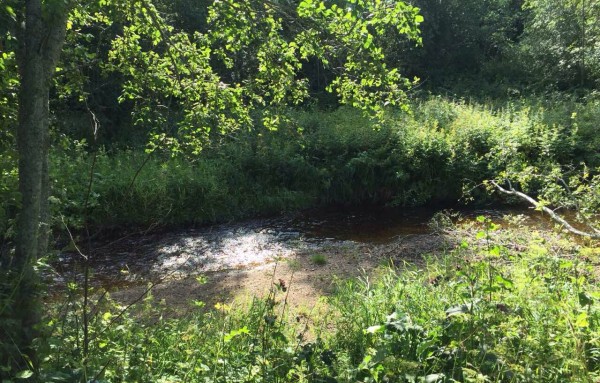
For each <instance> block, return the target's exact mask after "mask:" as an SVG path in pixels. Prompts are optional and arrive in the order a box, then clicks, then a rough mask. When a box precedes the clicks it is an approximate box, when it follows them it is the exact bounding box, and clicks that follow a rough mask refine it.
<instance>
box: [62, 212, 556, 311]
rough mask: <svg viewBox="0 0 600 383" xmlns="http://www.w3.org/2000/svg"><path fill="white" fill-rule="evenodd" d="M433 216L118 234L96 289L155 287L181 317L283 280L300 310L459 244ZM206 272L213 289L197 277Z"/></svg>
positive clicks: (75, 269)
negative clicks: (347, 283) (350, 281)
mask: <svg viewBox="0 0 600 383" xmlns="http://www.w3.org/2000/svg"><path fill="white" fill-rule="evenodd" d="M512 212H513V213H514V212H515V211H512ZM517 212H518V213H522V212H525V213H529V212H528V211H517ZM507 213H509V211H507V210H468V211H462V212H460V211H459V212H455V213H453V214H451V215H450V216H445V218H444V219H446V223H451V221H452V220H454V221H457V220H462V221H469V220H472V219H474V217H476V216H477V215H480V214H483V215H487V216H491V217H493V218H494V220H497V221H500V220H502V218H501V217H502V216H503V215H504V214H507ZM434 215H436V211H435V210H432V209H410V210H405V209H404V210H399V209H380V210H377V209H371V210H366V211H365V210H360V211H350V212H343V211H329V212H328V211H320V212H314V211H312V212H303V213H299V214H296V215H293V216H286V217H279V218H274V219H256V220H248V221H244V222H239V223H234V224H223V225H216V226H211V227H205V228H199V229H188V230H180V231H174V232H168V233H160V234H152V235H137V236H130V237H126V238H119V239H115V240H112V241H106V242H104V243H95V244H93V246H92V249H93V250H92V251H91V252H90V253H89V255H90V257H89V265H90V268H91V270H92V274H91V275H92V277H91V284H92V285H93V286H95V287H96V288H101V289H104V290H107V291H109V292H111V293H112V294H113V296H114V297H115V298H117V299H118V300H120V301H122V302H124V303H128V302H132V301H134V300H135V299H137V298H139V297H140V296H141V295H142V294H143V293H144V292H145V291H146V290H147V286H149V285H153V288H152V292H153V295H154V296H155V298H156V301H157V302H160V301H164V303H165V307H166V308H168V309H169V310H174V311H178V312H179V311H182V310H184V311H185V310H187V309H188V308H190V307H192V306H191V305H190V302H193V301H204V302H205V303H206V304H207V305H212V304H214V303H216V302H227V301H231V300H233V299H242V298H243V297H245V296H254V295H261V294H264V293H266V292H267V291H268V290H269V288H270V287H271V286H272V284H273V282H274V281H278V280H279V279H282V280H284V281H286V283H288V284H290V285H291V289H290V295H289V300H290V302H291V304H292V305H295V306H302V305H304V304H311V303H310V302H313V303H314V301H315V299H316V298H317V297H319V296H321V295H323V294H327V293H329V292H330V291H331V289H332V287H333V281H334V280H335V278H349V277H353V276H357V275H361V274H367V275H368V274H369V273H371V272H372V271H373V270H375V269H376V268H377V267H378V266H379V265H383V264H388V263H390V262H392V263H394V264H396V265H401V264H402V263H404V262H411V263H412V262H418V261H419V260H420V259H421V257H422V255H423V254H431V253H436V252H440V251H445V250H447V249H448V248H451V247H452V246H454V244H453V243H452V241H449V240H448V239H445V238H444V237H443V236H441V235H438V234H436V233H435V228H436V224H439V223H440V222H437V223H436V224H434V225H432V224H431V222H432V217H433V216H434ZM438 217H439V216H438ZM435 221H436V220H434V223H435ZM524 222H528V224H530V225H536V224H543V223H544V220H543V219H541V216H536V215H529V216H526V217H525V221H524ZM442 223H443V222H442ZM82 267H83V263H82V262H81V257H80V256H79V255H78V254H76V253H63V254H61V257H60V259H59V261H58V262H57V265H56V270H57V271H58V276H54V277H53V279H54V284H57V285H58V284H64V283H65V282H67V281H73V280H74V281H78V282H81V280H82V275H84V273H83V272H82ZM200 275H201V276H203V279H204V280H205V283H204V284H200V283H199V282H198V281H197V276H200Z"/></svg>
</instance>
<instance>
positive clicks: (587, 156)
mask: <svg viewBox="0 0 600 383" xmlns="http://www.w3.org/2000/svg"><path fill="white" fill-rule="evenodd" d="M412 109H413V114H412V115H405V114H397V115H394V114H392V113H390V114H388V117H387V118H386V119H387V122H386V123H385V124H383V125H381V126H380V127H379V129H374V128H373V123H372V121H370V120H369V119H368V118H365V117H364V116H362V115H361V113H360V112H359V111H356V110H353V109H350V108H342V109H339V110H337V111H334V112H320V111H311V112H292V113H289V116H290V122H289V123H288V124H286V125H285V126H282V127H280V129H278V130H277V131H269V130H268V129H266V128H265V127H260V126H259V127H256V128H255V129H254V130H253V131H247V132H246V131H239V132H237V133H236V134H235V135H230V136H229V137H226V138H222V139H221V140H219V141H216V142H214V143H213V144H211V146H209V147H207V148H205V150H204V152H203V153H202V154H201V155H184V154H180V155H178V156H175V157H173V156H172V155H171V154H170V153H169V152H164V153H163V152H160V151H155V152H154V153H153V154H147V153H143V152H141V151H140V150H127V151H123V150H115V151H107V150H105V149H93V150H95V152H94V153H90V146H89V144H87V143H86V142H85V141H80V142H72V141H71V140H70V139H69V138H68V137H64V136H63V137H55V140H56V142H57V144H56V145H55V147H54V150H53V151H52V154H51V162H52V166H51V172H52V179H53V198H52V199H51V203H52V206H53V209H54V212H55V216H56V218H57V219H56V220H55V227H56V228H58V229H59V230H62V229H64V226H63V222H62V219H61V218H60V215H62V216H63V217H64V219H65V222H66V223H67V224H68V225H69V226H71V227H75V228H81V227H82V225H83V223H84V222H83V220H84V217H86V216H87V217H88V220H89V223H90V224H91V225H92V226H95V227H104V228H117V227H126V226H129V227H132V226H133V227H136V226H137V227H140V226H143V227H148V226H154V225H157V224H158V225H167V226H176V225H183V224H202V223H209V222H216V221H224V220H230V219H236V218H238V219H239V218H243V217H249V216H255V215H261V214H262V215H264V214H276V213H280V212H282V211H289V210H294V209H300V208H306V207H313V206H323V205H356V204H391V205H404V206H417V205H423V204H425V203H429V202H433V201H438V202H443V201H446V202H454V201H455V200H456V199H458V198H460V197H461V195H462V191H463V189H469V190H471V189H472V188H473V187H474V186H476V185H478V184H480V183H481V182H482V181H484V180H486V179H494V178H499V180H500V181H501V180H502V178H503V177H507V176H510V178H511V179H512V180H513V182H517V180H516V175H517V174H525V175H528V176H529V181H528V182H523V184H522V185H519V186H521V187H522V190H523V191H525V192H528V193H533V194H534V195H535V194H536V193H542V194H544V193H545V191H544V190H546V186H544V185H546V184H547V185H550V184H552V183H544V182H542V181H543V180H544V179H546V180H549V177H550V178H551V177H553V175H556V172H555V171H554V172H553V169H562V170H568V169H573V170H575V169H581V165H580V164H581V163H582V162H583V163H585V164H586V166H587V167H588V169H589V177H590V178H585V177H584V178H579V180H580V181H585V182H584V183H587V182H589V181H591V180H592V178H591V177H594V176H595V175H596V173H595V171H594V169H596V168H597V167H598V166H599V165H600V158H599V157H598V151H597V150H596V148H597V147H598V145H600V141H598V136H597V135H596V134H595V133H594V132H595V131H596V118H600V116H599V115H598V110H600V109H598V101H597V100H594V99H590V100H589V101H587V102H572V101H570V100H559V101H553V102H539V101H535V100H529V101H525V100H523V101H520V102H516V101H512V102H508V103H504V104H502V105H501V106H499V107H496V108H492V107H490V106H484V105H480V104H476V103H466V102H464V101H451V100H448V99H444V98H440V97H432V98H430V99H427V100H423V101H418V102H416V103H415V104H413V106H412ZM258 132H260V133H258ZM94 157H95V165H94V169H93V176H94V180H93V183H92V188H91V194H90V196H89V198H88V186H89V185H88V183H89V175H90V171H91V165H92V163H93V162H94ZM1 158H2V166H3V172H4V173H3V174H5V176H4V177H2V181H1V182H0V185H1V188H0V193H2V197H3V198H2V203H1V206H2V209H3V211H4V212H5V213H4V218H3V219H2V222H3V223H2V225H3V227H4V228H6V229H8V228H9V220H10V219H12V218H14V214H15V211H16V207H17V201H18V199H17V188H16V171H15V169H16V162H15V161H14V159H13V158H12V157H11V156H10V155H9V152H5V153H4V155H3V156H2V157H1ZM142 165H143V166H142ZM569 174H571V175H572V176H575V175H576V173H567V175H566V178H569ZM533 175H538V176H537V177H534V178H532V177H531V176H533ZM543 175H544V176H543ZM566 178H565V180H566ZM573 181H575V179H574V180H573ZM552 182H554V181H552ZM591 186H592V185H588V186H585V187H586V188H590V187H591ZM582 187H583V185H582ZM547 190H548V191H550V190H551V189H547ZM572 190H577V187H576V186H574V187H572ZM582 190H583V189H582ZM546 194H547V193H546ZM579 194H580V196H581V197H582V198H587V197H584V196H591V195H593V193H592V194H589V193H587V194H583V193H579ZM471 197H474V198H476V199H477V200H478V201H480V202H481V201H483V200H485V198H487V197H486V196H485V194H483V193H482V190H479V189H472V193H471ZM544 198H546V199H548V198H549V196H548V197H544ZM86 200H87V206H88V210H87V211H84V210H85V209H84V207H85V205H86ZM561 205H563V203H561ZM569 206H572V205H569ZM591 206H592V205H590V208H591Z"/></svg>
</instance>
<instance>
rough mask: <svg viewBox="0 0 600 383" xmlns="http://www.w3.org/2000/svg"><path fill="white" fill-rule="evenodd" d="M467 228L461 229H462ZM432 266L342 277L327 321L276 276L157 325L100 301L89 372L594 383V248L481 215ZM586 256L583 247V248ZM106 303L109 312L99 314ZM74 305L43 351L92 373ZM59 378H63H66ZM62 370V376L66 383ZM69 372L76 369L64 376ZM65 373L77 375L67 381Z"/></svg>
mask: <svg viewBox="0 0 600 383" xmlns="http://www.w3.org/2000/svg"><path fill="white" fill-rule="evenodd" d="M455 235H456V234H455ZM451 240H454V241H455V242H456V243H457V246H456V248H455V249H454V250H452V251H449V252H448V253H446V254H444V255H441V256H438V257H435V258H430V259H429V260H428V261H427V262H426V264H425V265H424V266H421V267H416V266H415V267H409V268H407V269H402V270H393V269H387V271H385V272H383V273H381V275H380V276H379V277H377V278H376V279H374V280H372V279H370V278H368V277H367V276H365V277H363V278H359V279H352V280H349V281H345V282H340V283H339V285H338V288H337V291H336V293H335V294H333V295H332V296H330V297H329V298H328V308H329V313H328V315H326V316H325V317H320V318H310V317H309V318H305V317H304V316H296V315H294V313H292V312H289V310H287V308H286V307H285V302H286V299H285V297H286V294H288V293H289V290H290V289H292V290H293V288H294V286H287V285H286V283H285V281H279V283H278V284H275V285H274V287H273V289H272V292H271V294H270V295H269V296H268V297H267V298H266V299H256V300H254V301H253V302H252V303H251V304H250V306H248V307H246V308H231V307H229V306H227V305H224V304H220V305H217V307H215V308H214V309H211V310H208V311H202V312H201V311H198V312H196V313H194V314H192V315H191V316H188V317H185V318H178V319H164V318H162V317H160V316H157V315H156V313H157V312H160V311H157V310H160V307H157V305H156V304H155V303H153V302H151V301H149V302H148V303H147V310H148V311H147V312H146V314H149V313H150V314H152V313H154V316H153V317H154V318H159V319H155V320H148V319H143V318H146V317H144V316H142V319H139V318H138V319H136V318H134V317H132V316H129V315H124V316H121V317H119V318H118V319H117V320H115V318H116V315H117V314H116V312H115V311H114V307H112V306H109V305H104V306H98V308H97V310H98V314H97V315H96V316H95V317H94V319H93V321H92V326H91V327H90V328H91V334H92V335H91V337H90V339H91V341H90V343H89V348H90V349H89V356H88V359H87V364H86V371H87V372H86V377H87V378H88V379H89V378H90V377H96V378H97V379H98V380H101V381H111V382H124V381H142V380H143V381H152V382H160V381H171V382H179V381H187V382H348V383H350V382H595V381H597V380H598V379H599V378H600V331H599V327H598V326H599V325H600V305H599V302H598V300H599V299H600V290H599V289H598V287H597V286H596V279H597V271H598V270H596V269H595V268H594V264H596V262H597V261H598V259H597V258H598V257H597V254H596V253H597V252H595V251H593V250H590V249H594V248H597V244H593V243H589V244H587V245H586V246H585V247H581V246H580V245H578V244H575V243H573V242H572V241H570V240H568V239H566V238H563V237H561V236H560V235H557V234H552V233H549V232H540V231H535V230H529V229H523V228H522V229H519V230H518V231H514V230H511V229H506V230H504V229H500V228H499V226H498V225H496V224H495V223H493V222H491V221H490V220H488V219H485V218H481V219H479V221H478V222H477V223H476V224H475V225H474V226H473V227H469V228H463V229H461V231H460V236H459V237H453V238H451ZM580 252H583V253H585V254H580ZM100 307H102V308H101V309H100ZM77 309H78V308H77V307H73V309H72V310H70V311H69V314H68V315H67V316H62V318H66V319H63V323H62V324H61V325H57V324H54V327H53V329H54V331H53V335H52V337H50V338H48V339H49V340H47V342H46V343H47V344H46V346H45V347H47V348H46V349H44V348H41V349H40V350H41V351H42V355H44V356H45V358H44V361H45V362H44V367H43V373H44V374H46V375H45V376H48V377H51V376H52V377H53V379H54V380H55V381H60V379H58V378H57V377H60V376H67V375H69V374H70V375H69V376H73V374H80V375H81V373H82V369H81V366H82V364H81V359H80V358H81V350H82V348H81V347H80V346H78V345H81V340H82V338H81V328H80V324H78V323H79V322H78V321H77V320H76V318H77ZM61 374H62V375H61ZM57 379H58V380H57ZM64 379H66V378H64ZM63 381H66V380H63Z"/></svg>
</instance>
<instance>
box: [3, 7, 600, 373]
mask: <svg viewBox="0 0 600 383" xmlns="http://www.w3.org/2000/svg"><path fill="white" fill-rule="evenodd" d="M599 12H600V1H598V0H566V1H558V0H485V1H481V0H445V1H444V2H436V1H424V0H414V1H410V2H409V1H406V2H405V1H397V0H382V1H379V0H377V1H375V0H346V1H340V0H334V1H317V0H285V1H284V0H273V1H259V0H248V1H243V2H239V1H234V0H222V1H213V0H198V1H189V0H174V1H166V0H140V1H133V2H131V1H127V0H64V1H43V0H3V1H2V3H0V174H1V177H0V238H1V239H0V380H2V381H3V382H4V381H8V382H11V381H15V380H30V381H36V380H37V381H84V382H93V381H157V382H160V381H164V382H167V381H172V382H176V381H204V382H216V381H223V382H230V381H247V382H258V381H261V382H275V381H307V382H309V381H310V382H355V381H363V382H438V381H439V382H455V381H459V382H486V381H487V382H490V381H491V382H563V381H573V382H592V381H596V380H598V379H599V378H600V376H599V375H600V373H599V371H598V365H599V364H598V363H599V358H600V351H598V350H599V340H598V339H600V338H599V337H598V330H597V326H598V319H599V317H598V305H597V300H598V299H599V297H600V294H599V292H598V290H597V288H596V287H595V283H594V282H595V281H596V277H597V276H596V273H597V270H595V268H594V265H595V263H597V262H596V261H597V257H598V252H597V243H595V242H575V241H574V240H572V239H567V238H565V237H562V236H561V235H560V234H549V233H547V232H534V231H529V230H528V229H526V228H521V227H519V228H514V227H513V228H512V229H510V230H506V231H505V230H501V231H498V230H497V229H498V227H497V225H495V224H494V223H492V222H490V221H489V220H487V219H486V218H482V219H481V220H480V222H479V227H477V229H474V230H471V231H469V230H467V229H465V230H467V231H466V232H461V233H458V234H460V236H461V237H454V239H455V240H457V243H459V245H458V246H457V247H456V248H455V249H454V250H452V251H450V252H449V253H447V254H444V255H443V256H441V257H440V258H431V259H430V260H429V262H428V264H427V265H426V267H423V268H418V269H417V268H414V269H413V268H408V269H406V270H404V269H403V270H393V269H390V270H385V271H383V272H382V276H381V277H379V278H378V279H377V280H376V281H373V282H372V281H369V280H368V279H367V278H366V277H365V278H364V279H362V280H353V281H343V282H340V283H339V288H338V292H337V293H336V294H335V295H334V296H332V297H330V298H329V299H328V303H327V307H328V309H329V310H330V314H329V315H328V316H327V317H326V318H314V317H312V318H308V319H303V318H300V320H298V321H296V322H295V320H296V318H297V317H294V315H293V314H292V313H289V312H288V311H287V309H286V307H285V304H284V305H283V307H281V306H280V305H278V304H277V303H276V301H277V299H280V297H281V296H282V295H285V294H287V291H289V288H290V286H286V285H285V283H284V282H282V281H280V283H279V284H275V285H274V287H273V290H272V291H271V293H270V295H269V297H267V298H266V299H258V298H256V299H255V300H254V301H253V303H252V305H250V306H249V307H246V308H234V309H232V308H230V307H229V306H227V305H225V304H222V305H219V307H217V308H216V310H213V309H212V308H210V309H208V310H204V309H200V308H199V309H198V312H197V313H196V314H195V315H193V316H191V317H187V318H178V319H164V318H162V317H161V316H160V312H161V311H160V305H159V304H157V303H156V302H153V301H152V300H151V299H148V300H147V301H146V303H145V306H144V309H143V310H141V311H139V312H137V313H135V314H129V313H128V312H127V313H124V314H121V313H120V309H121V308H120V307H118V304H117V303H115V302H111V301H110V300H104V296H102V298H100V299H98V297H94V299H95V300H97V306H95V310H96V311H94V313H93V315H92V317H91V318H90V317H88V314H89V312H88V311H86V309H82V305H83V306H85V307H88V304H89V302H88V301H87V300H88V299H89V298H90V296H89V293H90V290H89V289H88V286H87V285H86V286H84V288H83V290H84V291H83V296H84V300H85V301H86V303H85V304H84V303H82V302H81V300H80V299H79V297H78V295H79V290H78V287H77V286H70V290H69V293H70V297H71V298H72V299H71V300H70V301H69V302H68V304H67V305H66V306H65V307H62V308H60V307H56V306H54V305H49V307H51V309H52V310H54V311H52V312H51V313H49V316H47V317H46V318H45V319H44V320H45V324H46V325H47V326H46V327H44V329H43V330H41V329H40V328H38V327H39V326H37V324H39V322H40V318H41V317H40V313H41V311H42V310H40V309H41V307H42V304H41V302H39V296H40V295H42V294H41V293H42V291H41V289H40V285H39V283H38V276H37V270H38V268H39V266H40V265H39V263H40V261H41V260H42V259H45V256H46V254H47V252H48V251H47V250H50V253H55V252H57V251H58V250H57V248H58V247H61V246H62V242H64V241H62V238H65V237H70V236H71V235H72V234H73V235H74V236H73V238H72V239H73V241H72V242H73V243H72V244H71V245H77V244H78V243H76V242H78V241H79V240H80V239H81V240H82V241H83V240H89V239H90V237H91V236H94V235H97V234H98V233H103V234H107V235H111V233H118V232H122V231H123V230H137V229H140V228H144V229H154V228H157V227H162V228H173V227H180V226H189V225H204V224H210V223H214V222H223V221H228V220H232V219H240V218H243V217H252V216H258V215H269V214H277V213H280V212H284V211H289V210H298V209H303V208H308V207H323V206H339V207H347V206H356V205H373V204H376V205H398V206H422V205H428V204H429V205H431V204H440V203H441V204H447V203H455V202H456V201H457V200H459V199H460V200H461V201H463V202H474V203H485V202H489V201H490V199H492V198H495V197H494V196H493V194H492V193H493V192H494V191H497V190H501V191H503V192H504V194H507V195H509V197H508V198H507V199H504V196H502V201H507V202H509V203H510V202H514V201H516V199H514V197H515V196H517V197H521V198H523V197H524V198H525V199H527V200H528V201H530V202H531V201H533V204H534V205H535V207H536V208H537V209H539V210H542V211H545V212H550V213H551V215H555V214H557V213H556V212H558V214H562V213H563V212H564V211H567V210H570V211H573V212H574V214H573V217H575V220H576V221H578V224H579V225H584V226H585V227H587V228H588V229H590V230H591V233H592V234H594V233H595V234H597V235H600V231H599V230H600V228H599V226H598V222H600V215H599V214H600V213H599V208H600V193H599V192H598V191H599V190H600V189H599V188H600V151H599V150H598V148H600V134H598V133H599V130H598V121H600V96H599V93H598V86H599V85H600V23H598V19H599V17H600V14H599ZM59 54H60V58H59ZM438 218H439V217H438ZM447 222H448V220H447V219H440V220H439V222H437V223H436V227H437V226H438V225H442V224H445V223H447ZM563 226H564V227H566V225H564V224H563ZM575 226H577V224H576V225H575ZM579 227H581V226H577V228H579ZM577 230H578V229H576V228H575V230H571V232H577ZM458 234H457V233H454V235H458ZM597 235H595V236H596V237H597ZM592 237H594V235H592ZM460 238H462V240H461V239H460ZM48 243H49V245H50V249H47V247H48V246H47V244H48ZM327 261H328V259H326V258H325V257H324V256H320V255H319V254H317V255H315V256H314V257H313V262H314V263H315V264H324V263H326V262H327ZM291 288H293V287H291ZM284 301H285V300H284ZM357 302H358V303H360V304H357ZM197 305H198V306H202V303H201V302H197ZM82 310H83V311H82ZM83 313H85V314H83ZM82 323H83V325H82ZM83 326H84V327H85V330H83V329H82V327H83ZM82 334H85V335H82Z"/></svg>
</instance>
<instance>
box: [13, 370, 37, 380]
mask: <svg viewBox="0 0 600 383" xmlns="http://www.w3.org/2000/svg"><path fill="white" fill-rule="evenodd" d="M32 376H33V371H31V370H23V371H19V372H18V373H17V375H15V378H17V379H29V378H31V377H32Z"/></svg>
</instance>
